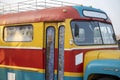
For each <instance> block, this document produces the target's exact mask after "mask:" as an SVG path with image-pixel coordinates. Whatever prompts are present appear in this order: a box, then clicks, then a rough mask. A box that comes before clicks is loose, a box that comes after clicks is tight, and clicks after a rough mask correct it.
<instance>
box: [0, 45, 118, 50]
mask: <svg viewBox="0 0 120 80" xmlns="http://www.w3.org/2000/svg"><path fill="white" fill-rule="evenodd" d="M117 47H118V46H117V45H111V46H101V45H98V46H89V47H88V46H84V47H78V48H65V49H64V50H78V49H79V50H80V49H96V48H117ZM0 48H11V49H12V48H15V49H43V48H40V47H11V46H0Z"/></svg>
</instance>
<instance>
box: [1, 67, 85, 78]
mask: <svg viewBox="0 0 120 80" xmlns="http://www.w3.org/2000/svg"><path fill="white" fill-rule="evenodd" d="M8 72H10V73H15V80H45V74H44V73H39V72H31V71H23V70H13V69H7V68H0V80H8ZM54 80H57V75H54ZM64 80H83V77H71V76H70V77H69V76H64Z"/></svg>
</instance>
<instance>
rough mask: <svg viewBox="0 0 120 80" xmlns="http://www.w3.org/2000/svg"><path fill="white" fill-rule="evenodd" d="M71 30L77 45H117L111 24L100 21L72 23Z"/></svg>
mask: <svg viewBox="0 0 120 80" xmlns="http://www.w3.org/2000/svg"><path fill="white" fill-rule="evenodd" d="M71 28H72V33H73V38H74V42H75V44H77V45H90V44H115V43H116V42H115V40H114V38H113V34H114V32H113V29H112V25H111V24H108V23H102V22H99V21H72V22H71Z"/></svg>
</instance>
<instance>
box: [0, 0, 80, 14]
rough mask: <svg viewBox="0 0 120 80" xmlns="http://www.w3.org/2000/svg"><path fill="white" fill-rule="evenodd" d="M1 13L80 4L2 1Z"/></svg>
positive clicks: (34, 0)
mask: <svg viewBox="0 0 120 80" xmlns="http://www.w3.org/2000/svg"><path fill="white" fill-rule="evenodd" d="M0 4H2V5H0V14H7V13H18V12H23V11H27V10H36V9H44V8H50V7H59V6H71V5H80V4H77V3H70V2H63V1H58V0H49V1H48V0H42V1H38V0H27V1H24V2H18V3H12V4H6V3H0Z"/></svg>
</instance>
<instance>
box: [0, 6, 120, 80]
mask: <svg viewBox="0 0 120 80" xmlns="http://www.w3.org/2000/svg"><path fill="white" fill-rule="evenodd" d="M119 63H120V51H119V50H118V45H117V41H116V38H115V32H114V29H113V26H112V22H111V21H110V19H109V17H108V16H107V14H106V13H105V12H104V11H102V10H100V9H96V8H92V7H86V6H82V5H81V6H63V7H53V8H46V9H41V10H39V9H38V10H30V11H25V12H19V13H8V14H3V15H0V80H120V64H119Z"/></svg>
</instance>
